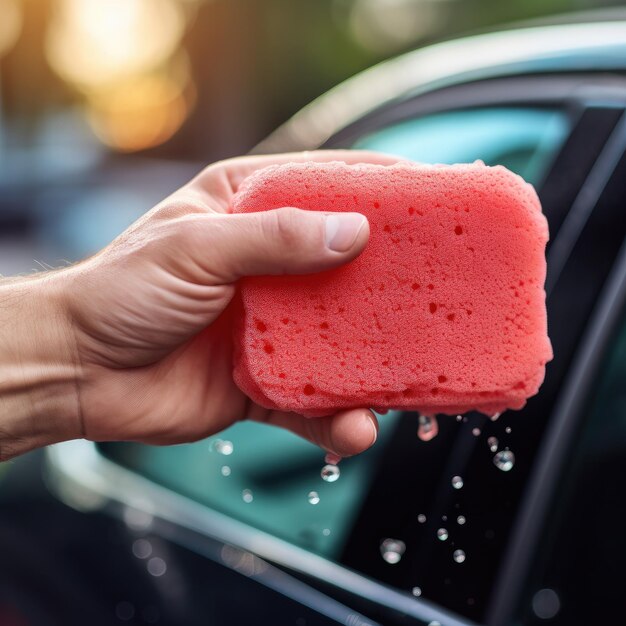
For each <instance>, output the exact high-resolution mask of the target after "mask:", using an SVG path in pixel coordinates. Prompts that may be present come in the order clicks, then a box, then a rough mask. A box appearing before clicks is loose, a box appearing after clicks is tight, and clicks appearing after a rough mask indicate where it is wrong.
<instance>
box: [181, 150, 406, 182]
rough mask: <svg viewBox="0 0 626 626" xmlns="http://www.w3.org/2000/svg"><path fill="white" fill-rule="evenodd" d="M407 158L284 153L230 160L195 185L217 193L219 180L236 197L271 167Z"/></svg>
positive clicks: (361, 152) (372, 154)
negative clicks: (257, 174)
mask: <svg viewBox="0 0 626 626" xmlns="http://www.w3.org/2000/svg"><path fill="white" fill-rule="evenodd" d="M406 160H407V159H406V158H404V157H400V156H396V155H392V154H385V153H383V152H373V151H371V150H311V151H306V152H283V153H282V154H261V155H250V156H242V157H236V158H234V159H226V160H225V161H218V162H217V163H213V164H212V165H209V166H208V167H206V168H205V169H204V170H202V171H201V172H200V173H199V174H198V175H197V176H196V177H195V178H194V180H193V181H192V184H197V185H198V186H199V187H201V188H202V189H203V190H206V191H209V192H211V191H213V189H212V188H213V183H214V182H215V181H216V180H221V181H224V180H226V181H227V183H228V186H229V187H230V189H229V191H230V193H235V192H236V191H237V189H238V187H239V185H240V184H241V182H242V181H243V180H244V179H245V178H247V177H248V176H250V174H252V173H253V172H255V171H256V170H259V169H262V168H264V167H269V166H270V165H282V164H283V163H305V162H309V161H314V162H317V163H325V162H329V161H342V162H343V163H347V164H348V165H355V164H357V163H369V164H372V165H393V164H394V163H399V162H402V161H406Z"/></svg>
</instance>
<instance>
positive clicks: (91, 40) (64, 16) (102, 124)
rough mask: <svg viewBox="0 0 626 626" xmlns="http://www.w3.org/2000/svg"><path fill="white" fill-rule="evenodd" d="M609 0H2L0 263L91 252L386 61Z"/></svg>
mask: <svg viewBox="0 0 626 626" xmlns="http://www.w3.org/2000/svg"><path fill="white" fill-rule="evenodd" d="M611 4H614V5H617V4H618V3H617V2H614V3H611V2H600V1H594V0H509V1H507V2H501V1H499V0H316V1H315V2H310V1H309V0H264V1H263V2H259V1H253V0H0V273H2V274H5V275H7V274H12V273H16V272H23V271H29V270H31V269H33V268H34V267H38V265H36V264H35V265H34V260H36V261H38V262H39V263H43V264H48V263H49V264H53V265H54V264H58V263H59V262H62V261H63V260H71V261H73V260H76V259H78V258H80V257H82V256H84V255H86V254H89V253H90V252H92V251H94V250H95V249H98V248H99V247H101V246H102V245H104V244H105V243H107V241H109V240H110V239H111V238H112V237H114V236H115V235H116V234H117V233H118V232H119V231H121V230H122V229H123V228H124V227H125V226H126V225H127V224H128V223H130V222H132V221H133V219H135V218H136V217H137V215H139V214H141V213H142V212H143V211H145V210H146V209H148V208H149V207H150V206H151V205H152V204H154V203H155V202H157V201H158V200H159V199H160V198H161V197H162V196H164V195H166V194H167V193H169V192H170V191H171V190H173V189H174V188H175V187H176V186H178V185H179V184H181V183H182V182H184V181H185V180H186V179H187V178H188V177H189V176H190V175H192V174H193V173H194V172H195V171H197V170H198V169H199V168H200V167H201V165H202V164H204V163H207V162H210V161H214V160H216V159H220V158H224V157H229V156H233V155H238V154H242V153H245V152H247V151H248V150H250V149H251V148H252V147H253V146H254V145H255V144H256V143H257V142H258V141H260V140H261V139H262V138H263V137H264V136H266V135H267V133H268V132H270V131H271V130H272V129H274V128H275V127H277V126H278V125H279V124H281V123H282V122H284V121H285V120H286V119H288V118H289V117H290V116H291V115H292V114H293V113H294V112H296V111H297V110H298V109H300V108H301V107H302V106H304V105H305V104H307V103H308V102H310V101H311V100H312V99H314V98H315V97H316V96H318V95H320V94H321V93H323V92H324V91H326V90H327V89H329V88H331V87H332V86H334V85H336V84H337V83H339V82H341V81H342V80H344V79H346V78H347V77H349V76H351V75H353V74H355V73H356V72H358V71H359V70H362V69H364V68H366V67H368V66H371V65H372V64H375V63H376V62H379V61H381V60H383V59H385V58H388V57H390V56H394V55H396V54H399V53H401V52H403V51H406V50H409V49H412V48H415V47H419V46H422V45H424V44H427V43H429V42H432V41H435V40H441V39H445V38H450V37H453V36H455V35H458V34H459V33H463V32H468V31H469V32H471V31H480V30H484V29H487V28H489V27H491V26H493V25H496V24H502V23H506V22H513V21H518V20H526V19H530V18H538V17H541V16H544V15H548V14H554V13H563V12H568V11H579V10H581V9H593V8H596V7H599V6H603V7H606V6H610V5H611ZM113 181H114V182H113Z"/></svg>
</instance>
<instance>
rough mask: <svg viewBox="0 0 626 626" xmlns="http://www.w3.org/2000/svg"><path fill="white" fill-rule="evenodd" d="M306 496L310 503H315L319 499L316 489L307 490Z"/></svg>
mask: <svg viewBox="0 0 626 626" xmlns="http://www.w3.org/2000/svg"><path fill="white" fill-rule="evenodd" d="M307 498H308V500H309V503H310V504H317V503H318V502H319V501H320V496H319V494H318V493H317V491H309V495H308V496H307Z"/></svg>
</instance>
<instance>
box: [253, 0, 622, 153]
mask: <svg viewBox="0 0 626 626" xmlns="http://www.w3.org/2000/svg"><path fill="white" fill-rule="evenodd" d="M563 20H564V21H565V20H567V23H556V24H553V23H546V22H545V21H544V22H538V23H527V24H526V25H524V26H522V27H517V28H509V29H506V30H499V31H497V32H491V33H486V34H480V35H472V36H468V37H462V38H459V39H453V40H450V41H444V42H441V43H436V44H433V45H429V46H427V47H425V48H421V49H418V50H415V51H413V52H409V53H407V54H404V55H401V56H399V57H396V58H394V59H391V60H389V61H385V62H382V63H380V64H378V65H375V66H373V67H372V68H370V69H368V70H365V71H364V72H361V73H360V74H357V75H356V76H354V77H353V78H350V79H348V80H347V81H345V82H343V83H341V84H340V85H338V86H336V87H334V88H333V89H331V90H330V91H328V92H327V93H325V94H324V95H322V96H320V97H319V98H317V99H316V100H314V101H313V102H312V103H311V104H309V105H308V106H306V107H305V108H303V109H302V110H301V111H299V112H298V113H296V114H295V115H294V116H293V117H292V118H291V119H289V120H288V121H287V122H286V123H285V124H283V125H282V126H280V127H279V128H278V129H277V130H276V131H274V132H273V133H272V134H271V135H269V136H268V137H267V138H266V139H265V140H263V141H262V142H261V143H260V144H258V145H257V146H256V148H255V149H254V152H276V151H289V150H303V149H314V148H317V147H319V146H321V145H322V144H323V143H324V142H325V141H327V140H328V139H329V138H330V137H331V136H333V135H334V134H335V133H337V132H338V131H340V130H342V129H343V128H346V127H347V126H349V125H350V124H352V123H353V122H355V121H357V120H358V119H359V118H361V117H363V116H365V115H367V114H369V113H371V112H372V111H375V110H376V109H379V108H380V107H382V106H383V105H385V104H386V103H388V102H392V101H398V100H403V99H406V98H408V97H412V96H416V95H419V94H422V93H427V92H429V91H434V90H436V89H439V88H441V87H448V86H452V85H457V84H460V83H465V82H470V81H476V80H485V79H490V78H498V77H502V76H512V75H521V74H536V73H553V72H572V71H574V72H575V71H587V72H589V71H595V72H598V71H619V70H626V11H611V12H592V13H582V14H577V15H574V16H566V17H564V18H563Z"/></svg>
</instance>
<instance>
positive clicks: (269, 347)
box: [263, 342, 274, 354]
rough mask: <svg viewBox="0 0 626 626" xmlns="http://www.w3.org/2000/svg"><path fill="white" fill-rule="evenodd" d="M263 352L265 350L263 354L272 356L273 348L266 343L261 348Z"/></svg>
mask: <svg viewBox="0 0 626 626" xmlns="http://www.w3.org/2000/svg"><path fill="white" fill-rule="evenodd" d="M263 350H265V352H267V354H272V353H273V352H274V346H273V345H272V344H271V343H269V342H267V343H266V344H265V345H264V346H263Z"/></svg>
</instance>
